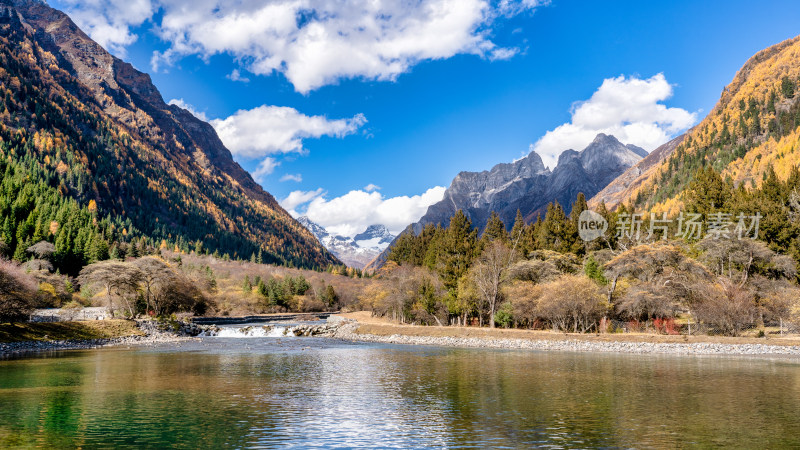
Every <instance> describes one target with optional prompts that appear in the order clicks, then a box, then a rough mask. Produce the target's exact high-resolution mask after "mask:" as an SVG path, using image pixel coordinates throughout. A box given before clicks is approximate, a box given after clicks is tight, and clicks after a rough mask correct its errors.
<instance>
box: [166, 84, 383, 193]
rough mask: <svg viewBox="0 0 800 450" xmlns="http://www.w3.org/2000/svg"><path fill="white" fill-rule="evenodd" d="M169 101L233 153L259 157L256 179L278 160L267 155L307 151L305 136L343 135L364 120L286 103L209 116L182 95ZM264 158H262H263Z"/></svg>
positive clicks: (296, 177) (299, 178)
mask: <svg viewBox="0 0 800 450" xmlns="http://www.w3.org/2000/svg"><path fill="white" fill-rule="evenodd" d="M169 104H170V105H176V106H178V107H181V108H183V109H185V110H187V111H189V112H190V113H192V114H193V115H194V116H195V117H197V118H198V119H200V120H203V121H206V122H208V123H210V124H211V126H212V127H214V129H215V130H216V132H217V135H219V138H220V140H222V143H223V144H225V146H226V147H227V148H228V150H230V151H231V153H232V154H234V155H237V156H241V157H243V158H247V159H251V160H252V159H261V160H262V161H261V163H260V164H259V165H258V167H257V168H256V170H255V171H254V172H253V177H254V178H255V179H256V180H259V181H263V180H264V178H265V177H266V176H267V175H270V174H272V172H274V171H275V168H276V167H278V166H279V165H280V164H281V163H280V161H278V160H277V159H276V158H274V157H272V156H270V155H275V154H286V153H299V154H305V153H307V151H306V149H305V148H304V147H303V140H304V139H311V138H320V137H323V136H332V137H337V138H342V137H345V136H347V135H349V134H352V133H355V132H356V131H357V130H358V129H359V128H360V127H361V126H362V125H363V124H365V123H367V119H366V117H364V115H363V114H356V115H355V116H353V118H352V119H337V120H328V119H327V118H326V117H324V116H307V115H305V114H302V113H300V112H299V111H297V110H296V109H294V108H289V107H286V106H268V105H264V106H259V107H258V108H254V109H251V110H239V111H237V112H236V113H235V114H233V115H232V116H229V117H227V118H225V119H210V120H209V119H208V117H207V116H206V114H205V113H203V112H199V111H197V110H196V109H195V108H194V107H193V106H192V105H191V104H189V103H187V102H186V101H184V100H183V99H182V98H179V99H175V98H174V99H172V100H170V101H169ZM262 158H263V159H262ZM288 180H293V181H298V182H299V181H302V176H300V175H299V174H298V175H290V174H287V175H284V176H283V177H282V178H281V180H280V181H288Z"/></svg>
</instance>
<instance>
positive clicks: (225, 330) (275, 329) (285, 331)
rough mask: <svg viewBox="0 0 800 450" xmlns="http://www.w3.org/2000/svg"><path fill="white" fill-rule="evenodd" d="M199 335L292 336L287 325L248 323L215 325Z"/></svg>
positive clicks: (226, 336)
mask: <svg viewBox="0 0 800 450" xmlns="http://www.w3.org/2000/svg"><path fill="white" fill-rule="evenodd" d="M200 336H206V337H220V338H263V337H294V333H292V332H291V331H290V329H289V327H285V326H274V325H263V326H260V325H250V326H242V327H217V328H215V329H209V330H207V331H205V332H203V333H202V334H201V335H200Z"/></svg>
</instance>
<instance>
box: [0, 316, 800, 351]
mask: <svg viewBox="0 0 800 450" xmlns="http://www.w3.org/2000/svg"><path fill="white" fill-rule="evenodd" d="M137 326H138V328H139V329H140V330H141V331H143V332H144V333H145V335H144V336H127V337H120V338H112V339H92V340H57V341H26V342H14V343H0V358H2V357H10V356H18V355H22V354H26V353H36V352H48V351H61V350H79V349H94V348H101V347H109V346H147V345H156V344H161V343H169V342H181V341H186V340H190V339H200V338H202V337H208V336H215V335H216V333H215V332H218V331H219V328H218V327H216V326H215V325H197V324H193V323H191V322H179V323H178V326H177V327H176V328H170V327H165V326H164V325H163V324H159V323H157V322H154V321H150V320H142V321H137ZM252 328H255V327H252ZM269 328H272V327H271V326H269ZM358 329H359V323H358V322H357V321H355V320H352V319H345V318H342V317H337V316H332V317H330V318H329V319H328V321H327V323H325V324H313V325H312V324H309V325H297V326H293V327H287V328H286V329H285V330H284V336H295V337H300V338H302V337H309V336H313V337H323V338H332V339H338V340H343V341H349V342H371V343H381V344H401V345H418V346H432V347H456V348H474V349H480V348H491V349H510V350H534V351H556V352H590V353H628V354H665V355H731V356H736V355H748V356H783V357H800V345H770V344H755V343H752V344H727V343H713V342H693V343H669V342H625V341H605V340H604V341H599V340H598V341H592V340H578V339H552V340H551V339H547V338H541V337H538V338H532V339H520V338H498V337H490V336H486V337H454V336H412V335H405V334H392V335H376V334H369V333H360V332H358Z"/></svg>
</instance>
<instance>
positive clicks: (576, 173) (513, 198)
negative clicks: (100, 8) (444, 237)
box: [413, 134, 647, 232]
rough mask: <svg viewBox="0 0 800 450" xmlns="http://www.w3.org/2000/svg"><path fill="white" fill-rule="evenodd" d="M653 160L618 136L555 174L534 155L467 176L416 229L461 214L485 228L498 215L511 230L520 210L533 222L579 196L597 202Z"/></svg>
mask: <svg viewBox="0 0 800 450" xmlns="http://www.w3.org/2000/svg"><path fill="white" fill-rule="evenodd" d="M642 154H645V155H646V154H647V152H646V151H644V150H643V149H641V148H639V147H636V146H630V145H628V146H626V145H623V144H622V143H621V142H619V140H617V138H615V137H614V136H608V135H605V134H598V135H597V137H595V139H594V141H592V143H591V144H589V145H588V146H587V147H586V148H585V149H583V150H582V151H580V152H577V151H575V150H571V149H570V150H566V151H564V152H563V153H562V154H561V155H560V156H559V158H558V164H557V165H556V167H555V168H554V169H553V170H552V171H550V170H549V169H547V168H545V166H544V163H543V162H542V158H541V157H540V156H539V155H538V154H536V153H535V152H531V153H530V154H529V155H528V156H526V157H525V158H522V159H520V160H519V161H516V162H514V163H510V164H498V165H496V166H494V167H493V168H492V169H491V170H488V171H483V172H461V173H459V174H458V175H457V176H456V178H455V179H454V180H453V182H452V183H451V184H450V187H449V188H448V189H447V191H445V194H444V199H442V201H440V202H439V203H436V204H434V205H432V206H430V207H429V208H428V211H427V213H426V214H425V215H424V216H423V217H422V218H421V219H420V220H419V222H417V223H416V224H414V226H413V227H414V231H415V232H419V231H420V230H421V229H422V227H423V226H425V225H427V224H438V225H442V226H445V225H447V223H448V222H449V220H450V218H451V217H452V216H453V214H455V213H456V211H458V210H459V209H461V210H463V211H464V213H465V214H466V215H467V216H468V217H469V218H470V220H472V224H473V225H474V226H477V227H480V228H482V227H483V226H484V225H485V224H486V221H487V220H488V219H489V215H490V214H491V212H492V211H494V212H496V213H497V214H498V215H499V216H500V218H501V219H502V220H503V222H505V224H506V225H507V226H509V227H510V226H511V224H513V221H514V217H515V216H516V214H517V210H520V211H521V212H522V214H523V216H524V217H525V219H526V220H527V221H532V220H536V216H537V215H539V214H540V213H543V211H544V210H545V209H546V208H547V204H548V203H551V202H553V201H558V202H559V203H560V204H561V205H562V206H564V208H565V209H566V210H567V211H568V210H569V207H570V204H571V202H572V201H574V200H575V197H576V196H577V195H578V193H579V192H583V194H584V195H586V197H587V198H591V197H592V196H594V195H595V194H596V193H597V192H599V191H600V190H601V189H603V188H604V187H605V186H606V185H607V184H608V183H610V182H611V181H612V180H614V179H615V178H617V177H618V176H619V175H621V174H622V173H623V172H625V171H626V170H627V169H628V168H630V167H631V166H633V165H634V164H636V163H638V162H639V161H640V160H641V159H642Z"/></svg>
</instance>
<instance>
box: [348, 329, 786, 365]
mask: <svg viewBox="0 0 800 450" xmlns="http://www.w3.org/2000/svg"><path fill="white" fill-rule="evenodd" d="M357 330H358V323H357V322H346V323H343V324H342V325H340V326H339V327H338V329H337V330H336V331H335V332H334V336H333V337H334V338H336V339H341V340H345V341H351V342H373V343H381V344H401V345H422V346H434V347H458V348H492V349H512V350H535V351H557V352H591V353H629V354H667V355H731V356H735V355H749V356H791V357H800V345H795V346H785V345H768V344H720V343H701V342H698V343H662V342H621V341H616V342H614V341H585V340H577V339H567V340H547V339H506V338H492V337H485V338H484V337H480V338H478V337H451V336H408V335H402V334H393V335H390V336H379V335H374V334H363V333H358V332H357Z"/></svg>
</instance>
